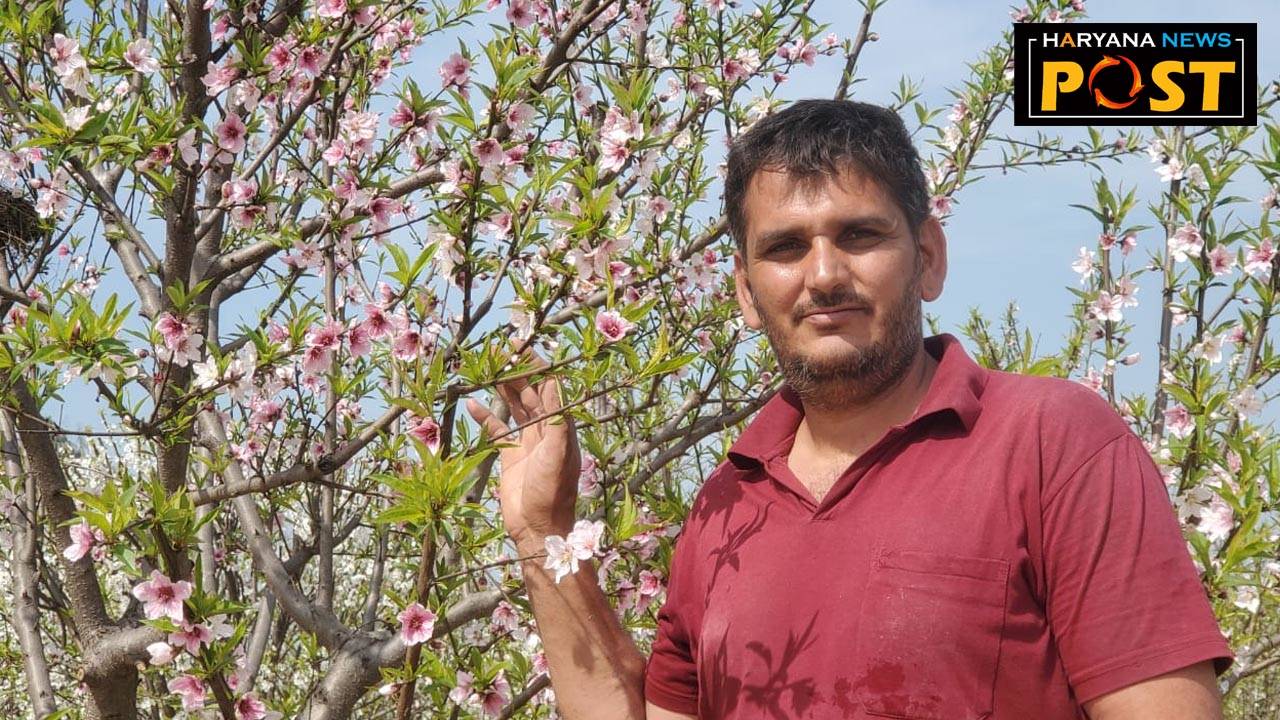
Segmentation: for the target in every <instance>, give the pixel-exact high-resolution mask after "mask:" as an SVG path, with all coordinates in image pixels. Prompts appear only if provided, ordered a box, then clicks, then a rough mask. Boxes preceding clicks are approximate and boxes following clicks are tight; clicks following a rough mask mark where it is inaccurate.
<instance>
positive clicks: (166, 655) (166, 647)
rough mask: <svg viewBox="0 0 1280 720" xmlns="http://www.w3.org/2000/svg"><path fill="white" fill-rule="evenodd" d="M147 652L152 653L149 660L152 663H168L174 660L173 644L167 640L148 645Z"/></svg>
mask: <svg viewBox="0 0 1280 720" xmlns="http://www.w3.org/2000/svg"><path fill="white" fill-rule="evenodd" d="M147 653H148V654H149V655H151V659H150V660H149V661H148V662H150V663H151V664H152V665H168V664H169V663H171V662H173V656H174V652H173V646H172V645H170V644H169V643H166V642H153V643H151V644H150V645H148V646H147Z"/></svg>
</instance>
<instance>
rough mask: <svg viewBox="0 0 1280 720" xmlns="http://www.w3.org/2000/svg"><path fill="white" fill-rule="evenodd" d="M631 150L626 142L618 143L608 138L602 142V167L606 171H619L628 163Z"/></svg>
mask: <svg viewBox="0 0 1280 720" xmlns="http://www.w3.org/2000/svg"><path fill="white" fill-rule="evenodd" d="M629 157H631V151H630V150H628V149H627V146H626V144H625V143H616V142H613V141H612V140H609V139H608V138H606V139H604V140H603V141H601V143H600V169H601V170H604V171H605V172H618V171H620V170H622V167H623V166H624V165H626V164H627V158H629Z"/></svg>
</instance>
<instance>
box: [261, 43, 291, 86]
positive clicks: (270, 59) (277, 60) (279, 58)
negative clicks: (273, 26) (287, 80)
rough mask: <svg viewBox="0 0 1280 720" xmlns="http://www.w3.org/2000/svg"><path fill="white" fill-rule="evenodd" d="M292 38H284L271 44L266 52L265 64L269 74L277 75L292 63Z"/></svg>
mask: <svg viewBox="0 0 1280 720" xmlns="http://www.w3.org/2000/svg"><path fill="white" fill-rule="evenodd" d="M293 45H294V40H293V38H286V39H285V40H281V41H279V42H277V43H276V44H274V45H272V46H271V50H270V51H269V52H268V53H267V66H268V67H270V68H271V71H270V72H271V74H272V75H274V76H275V77H277V78H278V77H279V76H280V74H282V73H283V72H284V71H285V69H287V68H288V67H289V65H291V64H292V63H293Z"/></svg>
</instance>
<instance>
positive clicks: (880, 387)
mask: <svg viewBox="0 0 1280 720" xmlns="http://www.w3.org/2000/svg"><path fill="white" fill-rule="evenodd" d="M920 274H921V273H920V268H919V263H918V262H917V266H916V269H915V272H913V273H912V278H911V280H910V282H908V283H907V284H906V287H904V288H903V292H902V294H901V295H899V296H898V298H897V299H896V300H895V301H894V303H893V305H891V306H890V307H889V309H888V311H887V313H886V316H885V323H886V325H887V330H888V334H887V335H886V337H885V338H884V339H883V340H881V341H878V342H873V343H871V344H870V345H867V346H865V347H852V348H848V349H846V350H843V351H842V352H841V353H840V354H839V355H837V356H834V357H820V358H814V357H808V356H805V355H803V354H801V353H798V352H794V351H793V348H792V346H790V345H788V344H787V342H786V341H785V338H786V332H785V328H783V327H782V326H781V324H780V323H779V322H778V318H776V317H772V316H770V315H769V314H767V313H766V312H765V311H764V310H763V309H762V306H761V305H760V303H759V302H756V311H757V313H759V315H760V322H761V324H762V325H763V328H764V333H765V335H766V336H767V337H768V338H769V345H770V347H772V348H773V353H774V355H775V356H776V357H777V360H778V370H779V371H780V372H781V373H782V376H783V377H784V378H785V379H786V381H787V384H788V385H790V386H791V388H792V389H793V390H795V392H796V394H797V395H798V396H799V397H800V399H801V401H803V403H804V405H805V407H815V408H822V409H826V410H833V409H838V408H841V407H848V406H849V405H854V404H862V403H865V402H866V401H868V400H869V399H871V398H874V397H876V396H877V395H880V394H881V393H883V392H884V391H886V390H888V389H889V388H891V387H892V386H893V385H894V384H896V383H897V382H899V381H900V380H901V379H902V377H903V376H904V375H906V373H907V370H908V369H909V368H910V367H911V362H912V360H914V359H915V355H916V353H917V352H919V351H920V348H921V346H922V343H923V334H922V332H921V329H920V326H921V320H922V317H921V310H920ZM751 297H752V299H753V300H755V291H754V290H752V291H751ZM814 300H815V303H816V305H817V306H818V307H834V306H837V305H845V304H850V305H855V304H856V305H865V303H861V302H860V299H859V298H858V297H857V296H856V295H852V294H848V293H836V294H833V295H831V296H817V295H815V296H814Z"/></svg>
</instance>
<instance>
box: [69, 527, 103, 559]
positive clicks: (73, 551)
mask: <svg viewBox="0 0 1280 720" xmlns="http://www.w3.org/2000/svg"><path fill="white" fill-rule="evenodd" d="M106 542H107V536H106V535H103V534H102V531H101V530H99V529H98V528H96V527H93V526H92V525H90V524H89V523H88V522H87V521H84V520H81V521H80V524H79V525H72V526H71V544H70V545H68V546H67V549H66V550H63V551H62V555H63V557H65V558H66V559H67V560H68V561H70V562H79V561H80V558H82V557H84V556H85V555H86V554H88V553H89V552H90V551H93V559H94V560H101V559H103V557H105V556H106V548H105V547H104V546H105V544H106Z"/></svg>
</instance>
